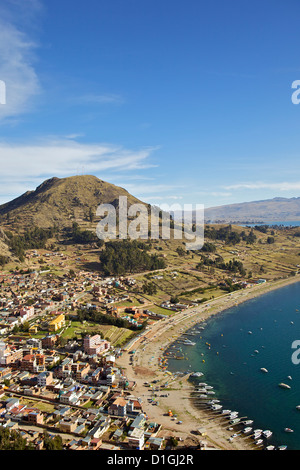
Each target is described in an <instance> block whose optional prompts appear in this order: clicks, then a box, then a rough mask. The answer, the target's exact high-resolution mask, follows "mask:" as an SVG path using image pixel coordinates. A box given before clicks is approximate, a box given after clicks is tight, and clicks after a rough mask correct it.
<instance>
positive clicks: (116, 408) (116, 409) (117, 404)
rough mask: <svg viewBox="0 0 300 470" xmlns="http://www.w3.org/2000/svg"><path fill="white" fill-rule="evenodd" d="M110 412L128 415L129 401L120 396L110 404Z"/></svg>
mask: <svg viewBox="0 0 300 470" xmlns="http://www.w3.org/2000/svg"><path fill="white" fill-rule="evenodd" d="M108 412H109V414H111V415H114V416H126V413H127V402H126V400H125V399H124V398H123V397H118V398H116V399H115V400H114V402H113V403H112V404H111V405H110V406H109V408H108Z"/></svg>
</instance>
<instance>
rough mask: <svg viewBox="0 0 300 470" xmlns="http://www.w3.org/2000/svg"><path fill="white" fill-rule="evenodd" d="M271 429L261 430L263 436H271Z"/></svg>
mask: <svg viewBox="0 0 300 470" xmlns="http://www.w3.org/2000/svg"><path fill="white" fill-rule="evenodd" d="M272 434H273V433H272V431H269V429H266V430H265V431H263V436H264V437H266V438H268V437H271V436H272Z"/></svg>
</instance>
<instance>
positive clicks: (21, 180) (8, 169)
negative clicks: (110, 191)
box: [0, 137, 155, 202]
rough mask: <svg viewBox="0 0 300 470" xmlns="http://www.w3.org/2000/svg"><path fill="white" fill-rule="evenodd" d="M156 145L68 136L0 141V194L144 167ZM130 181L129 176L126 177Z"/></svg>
mask: <svg viewBox="0 0 300 470" xmlns="http://www.w3.org/2000/svg"><path fill="white" fill-rule="evenodd" d="M154 150H155V148H145V149H138V150H130V149H126V148H123V147H120V146H116V145H111V144H102V143H93V144H91V143H79V142H76V141H75V140H72V139H67V138H54V137H52V138H48V139H45V140H44V141H41V142H36V143H35V144H32V143H30V144H15V143H14V144H10V143H7V142H0V167H1V175H0V188H1V190H0V197H2V201H1V202H4V199H5V201H7V200H9V199H11V197H12V196H13V197H16V196H19V195H20V194H21V193H22V192H25V191H27V190H29V189H35V187H36V186H37V185H38V184H40V183H41V182H42V181H43V180H44V179H46V178H49V177H52V176H56V177H67V176H72V175H76V174H82V173H84V174H92V175H96V176H97V175H99V177H100V178H101V177H102V174H103V173H104V172H106V174H107V176H108V175H109V173H110V175H111V176H112V175H113V174H114V172H123V173H126V172H128V171H135V170H144V169H148V168H151V167H153V166H154V165H152V164H151V163H150V162H149V161H148V160H149V157H150V155H151V154H152V152H153V151H154ZM124 180H125V181H126V178H124Z"/></svg>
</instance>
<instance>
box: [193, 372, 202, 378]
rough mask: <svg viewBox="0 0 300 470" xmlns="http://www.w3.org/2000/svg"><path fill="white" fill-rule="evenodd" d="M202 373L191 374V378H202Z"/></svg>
mask: <svg viewBox="0 0 300 470" xmlns="http://www.w3.org/2000/svg"><path fill="white" fill-rule="evenodd" d="M202 375H204V374H203V372H194V373H193V374H191V377H202Z"/></svg>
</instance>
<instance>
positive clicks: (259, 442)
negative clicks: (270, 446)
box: [255, 439, 264, 446]
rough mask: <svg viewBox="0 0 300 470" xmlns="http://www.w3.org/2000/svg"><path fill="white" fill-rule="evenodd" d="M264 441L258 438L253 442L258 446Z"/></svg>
mask: <svg viewBox="0 0 300 470" xmlns="http://www.w3.org/2000/svg"><path fill="white" fill-rule="evenodd" d="M263 442H264V441H263V440H262V439H258V440H257V441H256V442H255V445H256V446H260V445H261V444H262V443H263Z"/></svg>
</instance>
